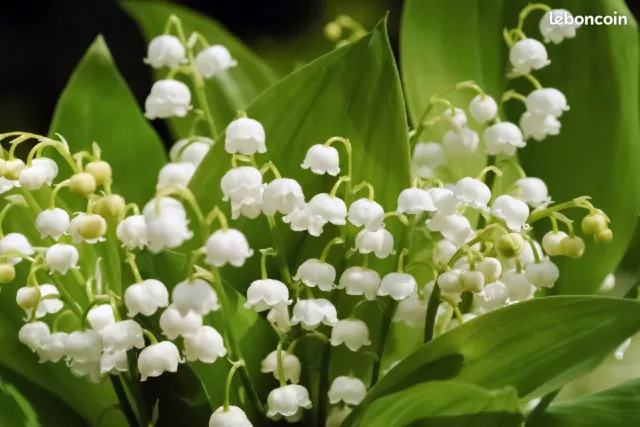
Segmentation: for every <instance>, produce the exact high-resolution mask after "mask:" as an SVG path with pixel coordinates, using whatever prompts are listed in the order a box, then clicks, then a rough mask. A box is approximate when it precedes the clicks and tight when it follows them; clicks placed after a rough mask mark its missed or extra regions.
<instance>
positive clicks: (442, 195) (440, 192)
mask: <svg viewBox="0 0 640 427" xmlns="http://www.w3.org/2000/svg"><path fill="white" fill-rule="evenodd" d="M427 191H428V192H429V195H430V196H431V199H432V200H433V205H434V206H435V210H436V211H438V212H441V213H443V214H446V215H451V214H454V213H457V212H458V207H459V206H460V201H459V200H458V198H457V197H456V195H455V193H454V192H453V190H451V189H449V188H442V187H434V188H430V189H429V190H427Z"/></svg>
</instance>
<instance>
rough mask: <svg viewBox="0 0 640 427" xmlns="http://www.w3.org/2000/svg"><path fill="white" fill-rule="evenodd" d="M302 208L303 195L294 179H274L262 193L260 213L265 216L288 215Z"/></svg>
mask: <svg viewBox="0 0 640 427" xmlns="http://www.w3.org/2000/svg"><path fill="white" fill-rule="evenodd" d="M304 207H305V202H304V193H303V192H302V187H300V184H298V181H296V180H295V179H289V178H278V179H274V180H273V181H271V182H270V183H269V184H267V186H266V187H265V188H264V191H263V192H262V212H263V213H264V214H265V215H267V216H273V215H275V214H276V212H279V213H281V214H282V215H289V214H290V213H291V212H293V211H294V210H296V209H304Z"/></svg>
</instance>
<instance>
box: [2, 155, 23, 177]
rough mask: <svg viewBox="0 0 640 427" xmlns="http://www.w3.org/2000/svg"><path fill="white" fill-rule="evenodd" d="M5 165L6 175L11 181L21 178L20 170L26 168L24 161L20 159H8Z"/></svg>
mask: <svg viewBox="0 0 640 427" xmlns="http://www.w3.org/2000/svg"><path fill="white" fill-rule="evenodd" d="M5 166H6V170H5V172H4V177H5V178H7V179H8V180H10V181H16V180H18V179H19V178H20V172H22V170H23V169H24V168H25V164H24V162H23V161H22V160H20V159H12V160H7V161H6V162H5Z"/></svg>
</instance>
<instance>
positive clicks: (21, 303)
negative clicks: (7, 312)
mask: <svg viewBox="0 0 640 427" xmlns="http://www.w3.org/2000/svg"><path fill="white" fill-rule="evenodd" d="M40 297H41V295H40V288H38V287H37V286H29V287H26V288H21V289H19V290H18V293H17V294H16V302H17V303H18V307H20V308H21V309H23V310H25V311H26V310H32V309H34V308H36V307H37V306H38V304H39V303H40Z"/></svg>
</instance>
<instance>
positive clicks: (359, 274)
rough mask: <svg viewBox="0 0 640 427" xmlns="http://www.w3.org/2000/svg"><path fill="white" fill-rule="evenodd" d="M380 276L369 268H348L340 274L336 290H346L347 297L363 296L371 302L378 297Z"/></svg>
mask: <svg viewBox="0 0 640 427" xmlns="http://www.w3.org/2000/svg"><path fill="white" fill-rule="evenodd" d="M380 282H381V279H380V275H379V274H378V273H377V272H376V271H375V270H372V269H370V268H366V267H349V268H347V269H346V270H344V271H343V272H342V275H341V276H340V280H339V282H338V289H346V292H347V295H364V297H365V298H366V299H368V300H369V301H372V300H374V299H375V298H376V296H377V295H378V289H379V288H380Z"/></svg>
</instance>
